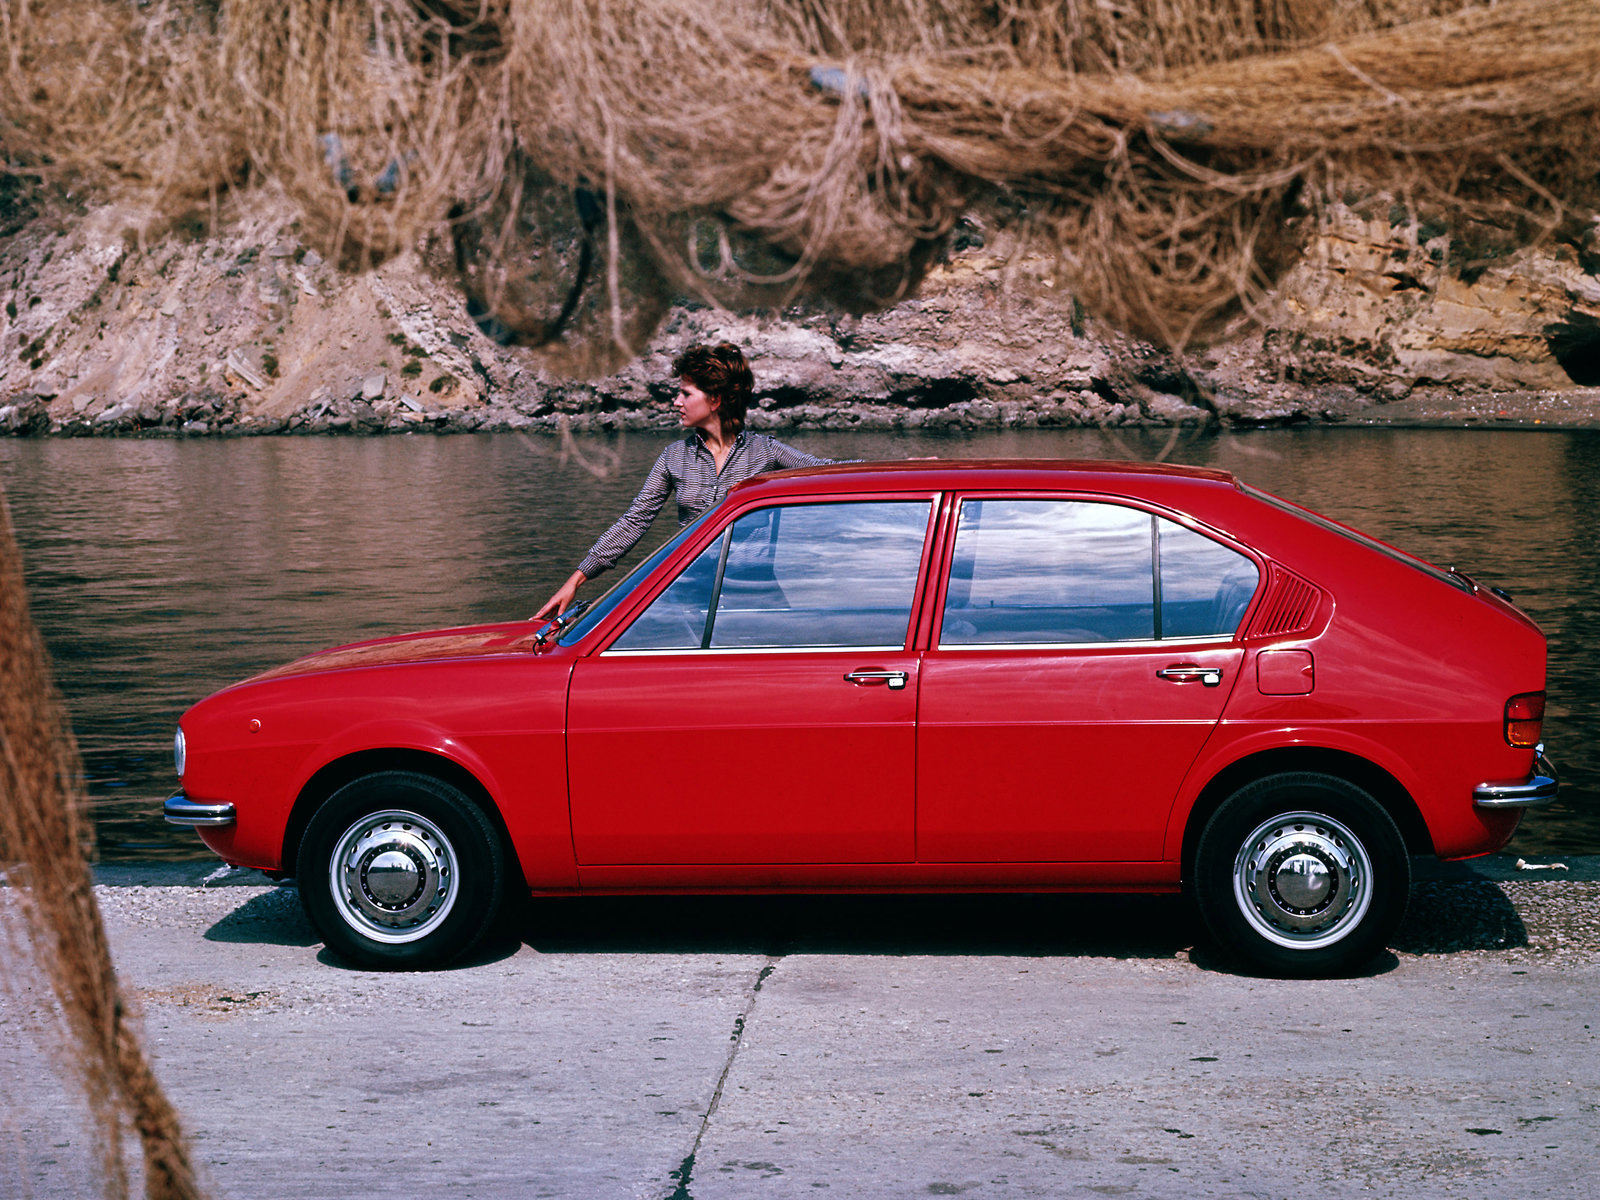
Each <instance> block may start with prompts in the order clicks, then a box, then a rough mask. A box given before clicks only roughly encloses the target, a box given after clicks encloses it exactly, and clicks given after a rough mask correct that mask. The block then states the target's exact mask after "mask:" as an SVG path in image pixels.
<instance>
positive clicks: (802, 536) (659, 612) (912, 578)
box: [611, 500, 932, 651]
mask: <svg viewBox="0 0 1600 1200" xmlns="http://www.w3.org/2000/svg"><path fill="white" fill-rule="evenodd" d="M931 511H932V508H931V505H930V504H929V503H928V502H927V501H926V500H916V501H898V500H897V501H871V502H866V501H862V502H854V501H852V502H846V503H836V504H795V505H786V506H779V507H774V508H764V509H759V510H757V511H755V512H752V513H746V514H745V515H744V516H742V517H740V518H739V520H737V521H736V522H734V523H733V525H732V526H730V527H729V528H728V529H727V530H726V531H724V533H723V535H722V536H721V537H720V538H718V539H717V540H716V541H715V542H713V543H712V544H711V545H710V546H707V547H706V548H705V550H703V551H701V553H700V554H699V555H698V556H697V557H696V558H695V560H694V561H693V562H692V563H690V564H689V566H688V567H687V568H685V569H684V571H683V573H682V574H680V575H679V576H678V578H677V579H675V580H674V581H673V582H672V583H671V584H670V585H669V586H668V588H667V590H666V591H664V592H662V593H661V595H659V596H658V597H656V599H655V601H654V602H653V603H652V604H651V605H650V607H649V608H647V609H646V610H645V611H644V612H643V613H641V614H640V615H639V617H638V619H637V620H635V621H634V622H633V624H632V625H630V626H629V627H628V629H627V630H626V632H624V633H623V635H622V636H621V637H619V638H618V639H617V640H616V641H615V642H613V643H612V646H611V649H612V650H636V651H637V650H655V651H662V650H701V649H706V650H769V649H770V650H785V649H834V648H850V649H863V648H876V649H889V648H895V649H898V648H900V647H902V646H904V644H905V640H906V634H907V630H908V627H909V625H910V620H911V606H912V601H913V600H914V598H915V596H916V586H917V574H918V572H919V570H920V569H921V565H922V551H923V543H924V542H925V540H926V538H927V532H928V520H929V516H930V514H931Z"/></svg>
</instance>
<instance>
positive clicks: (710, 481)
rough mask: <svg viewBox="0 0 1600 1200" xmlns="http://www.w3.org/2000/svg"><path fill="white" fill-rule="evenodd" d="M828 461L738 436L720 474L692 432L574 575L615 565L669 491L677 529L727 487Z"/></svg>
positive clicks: (669, 452) (772, 441) (660, 462)
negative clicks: (674, 496)
mask: <svg viewBox="0 0 1600 1200" xmlns="http://www.w3.org/2000/svg"><path fill="white" fill-rule="evenodd" d="M832 461H833V459H831V458H818V457H817V456H816V455H814V454H807V453H805V452H804V451H803V450H796V449H795V448H794V447H793V446H787V445H785V444H784V443H782V442H780V441H778V439H777V438H773V437H768V436H767V435H766V434H764V433H746V432H741V433H740V434H739V436H738V437H737V438H735V439H734V443H733V449H732V450H731V451H729V453H728V457H727V459H726V461H724V462H723V464H722V470H721V471H718V470H717V463H716V460H715V459H714V458H712V457H711V451H709V450H707V449H706V445H705V442H704V441H703V440H702V439H701V436H700V433H699V431H698V430H696V431H695V432H693V433H691V434H689V436H688V437H686V438H683V439H681V440H680V441H676V442H673V443H672V444H671V445H670V446H668V447H667V448H666V449H665V450H663V451H662V452H661V456H660V457H659V458H657V459H656V462H655V466H653V467H651V468H650V474H649V475H647V476H646V477H645V481H644V487H642V488H640V489H639V494H638V496H636V497H635V498H634V501H633V503H632V504H630V505H629V506H628V511H627V512H625V513H623V514H622V516H621V517H620V518H619V519H618V521H617V523H616V524H615V525H613V526H612V527H611V528H610V529H608V530H606V531H605V533H604V534H602V535H601V537H600V540H599V541H598V542H596V543H595V544H594V546H593V547H592V548H591V549H590V551H589V553H588V554H587V555H585V556H584V559H583V561H582V562H581V563H579V564H578V570H580V571H582V572H583V573H584V574H585V575H586V576H588V577H589V578H590V579H593V578H594V577H595V576H596V575H598V574H600V573H601V572H602V571H606V570H609V569H610V568H611V567H613V566H615V565H616V563H617V560H618V559H620V558H621V557H622V556H623V555H624V554H626V553H627V552H628V551H629V550H632V549H633V547H634V545H635V544H636V543H637V542H638V541H639V539H640V538H642V537H643V536H644V534H645V530H647V529H649V528H650V523H651V522H652V521H654V520H655V519H656V514H657V513H659V512H660V511H661V506H662V505H663V504H665V503H666V502H667V494H668V493H669V492H676V493H677V494H678V524H679V525H687V524H688V523H689V522H690V521H692V520H694V519H695V518H696V517H698V516H699V515H700V514H701V513H703V512H705V511H706V509H708V508H710V507H711V506H712V505H713V504H716V503H717V502H718V501H720V500H721V499H722V498H723V497H724V496H726V495H727V494H728V489H729V488H730V487H732V486H733V485H734V484H736V483H740V482H742V481H743V480H746V479H749V478H750V477H751V476H752V475H760V474H761V473H762V472H763V471H775V470H780V469H782V468H784V467H820V466H826V465H827V464H828V463H831V462H832Z"/></svg>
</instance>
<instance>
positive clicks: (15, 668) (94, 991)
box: [0, 492, 200, 1200]
mask: <svg viewBox="0 0 1600 1200" xmlns="http://www.w3.org/2000/svg"><path fill="white" fill-rule="evenodd" d="M80 775H81V772H80V770H79V766H78V752H77V746H76V744H75V743H74V741H73V738H72V733H71V730H70V728H69V726H68V724H67V720H66V714H65V712H64V711H63V709H62V705H61V700H60V697H59V696H58V695H57V694H56V692H55V689H54V687H53V686H52V685H51V683H50V674H49V666H48V659H47V658H46V656H45V651H44V647H43V645H42V644H41V643H40V641H39V637H38V634H37V632H36V631H35V630H34V627H33V623H32V621H31V620H30V619H29V616H28V604H27V597H26V593H25V592H24V590H23V578H22V567H21V562H20V559H19V555H18V553H17V543H16V539H15V538H14V537H13V536H12V532H11V522H10V516H9V514H8V512H7V509H6V504H5V496H4V493H3V492H0V871H3V872H4V874H5V877H6V883H7V885H8V886H7V887H6V888H5V891H4V894H3V895H0V904H3V906H4V907H3V913H0V915H3V917H4V920H3V921H0V945H3V946H4V949H5V969H4V972H3V973H0V986H7V985H13V984H16V983H18V982H20V981H22V980H24V979H27V978H29V977H30V973H31V974H32V975H33V976H36V977H40V978H44V979H47V980H48V981H49V984H50V987H51V991H52V993H53V995H54V997H55V1002H56V1006H57V1010H58V1012H59V1015H60V1017H61V1018H62V1021H63V1022H64V1025H65V1028H66V1030H67V1031H68V1032H69V1034H70V1039H71V1044H72V1051H71V1053H70V1054H69V1055H67V1056H65V1060H66V1062H67V1065H68V1066H69V1067H70V1069H72V1070H73V1071H75V1072H76V1073H77V1074H78V1075H79V1076H80V1078H81V1079H82V1082H83V1085H84V1088H85V1090H86V1093H87V1096H88V1099H89V1106H90V1110H91V1112H92V1115H93V1119H94V1124H95V1131H96V1135H97V1141H98V1148H99V1151H100V1162H99V1166H100V1168H101V1170H102V1172H103V1179H104V1182H105V1191H106V1194H107V1195H108V1196H111V1197H122V1196H126V1195H127V1194H128V1172H127V1168H126V1166H125V1164H124V1162H123V1159H122V1134H123V1131H124V1129H125V1128H126V1127H127V1126H128V1125H131V1126H132V1128H133V1129H134V1131H135V1132H136V1133H137V1134H138V1137H139V1140H140V1144H141V1146H142V1147H143V1151H144V1183H145V1195H146V1196H148V1197H151V1200H184V1198H186V1197H193V1196H198V1195H199V1194H200V1193H199V1190H198V1188H197V1187H196V1184H195V1180H194V1174H193V1171H192V1169H191V1167H190V1163H189V1159H188V1150H187V1147H186V1144H185V1142H184V1138H183V1134H182V1131H181V1129H180V1127H179V1123H178V1118H177V1114H176V1113H175V1112H174V1110H173V1108H172V1106H171V1104H169V1103H168V1101H167V1099H166V1096H165V1095H164V1094H163V1092H162V1090H161V1086H160V1084H159V1083H158V1082H157V1080H156V1078H155V1075H154V1073H153V1072H152V1070H151V1068H150V1063H149V1060H148V1059H147V1058H146V1057H145V1054H144V1051H143V1049H142V1048H141V1045H140V1042H139V1038H138V1035H137V1033H136V1032H135V1030H134V1028H133V1025H132V1021H131V1016H130V1014H129V1012H128V1010H127V1007H126V1005H125V1003H124V1000H123V995H122V991H121V988H120V986H119V985H118V982H117V977H116V973H115V972H114V971H113V969H112V965H111V953H110V949H109V947H108V946H107V944H106V936H105V930H104V927H103V926H102V924H101V921H100V913H99V908H98V906H97V905H96V903H95V898H94V890H93V887H92V886H91V880H90V875H89V866H88V861H87V858H86V856H85V837H84V833H85V830H84V823H83V819H82V816H81V812H82V806H83V792H82V785H81V782H80Z"/></svg>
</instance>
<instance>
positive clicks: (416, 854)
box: [296, 771, 505, 969]
mask: <svg viewBox="0 0 1600 1200" xmlns="http://www.w3.org/2000/svg"><path fill="white" fill-rule="evenodd" d="M296 866H297V870H298V874H299V881H300V900H301V903H302V904H303V905H304V906H305V910H306V915H307V916H309V917H310V918H311V923H312V924H313V925H315V926H316V928H317V932H319V933H320V934H322V937H323V940H324V941H325V942H326V943H327V945H328V948H329V949H330V950H334V951H337V952H338V953H340V954H342V955H344V956H346V957H347V958H351V959H354V960H355V961H356V962H359V963H361V964H363V965H365V966H370V967H386V968H400V969H407V968H409V969H417V968H423V967H437V966H442V965H444V964H445V963H447V962H449V961H450V960H452V959H454V958H459V957H460V956H461V955H463V954H465V953H466V952H467V951H469V950H470V949H472V947H473V946H475V945H476V944H477V943H478V942H479V940H480V939H481V938H482V937H483V936H484V934H486V933H487V932H488V931H489V929H490V928H491V926H492V925H493V923H494V919H495V914H496V912H497V911H498V910H499V908H500V904H501V900H502V897H503V895H504V892H505V850H504V848H503V846H502V844H501V840H500V835H499V832H498V831H497V830H496V829H495V827H494V825H493V824H492V823H491V822H490V820H489V818H488V817H487V816H486V815H485V814H484V812H483V810H482V809H481V808H479V807H478V806H477V805H476V804H474V803H473V802H472V801H471V800H470V799H468V798H467V796H466V795H465V794H464V793H462V792H461V791H460V790H459V789H458V788H455V787H452V786H451V785H450V784H448V783H445V782H444V781H443V780H440V779H435V778H434V777H433V776H431V775H422V774H417V773H415V772H411V771H378V772H375V773H373V774H371V775H363V776H362V777H361V778H359V779H356V780H353V781H352V782H350V783H347V784H345V786H344V787H342V788H340V789H339V790H338V791H337V792H335V793H334V794H333V795H332V796H330V797H328V799H327V800H326V801H324V802H323V805H322V807H321V808H319V809H317V811H316V813H315V814H313V816H312V818H311V822H310V824H309V825H307V826H306V832H305V837H304V838H303V839H301V842H300V855H299V859H298V862H297V864H296Z"/></svg>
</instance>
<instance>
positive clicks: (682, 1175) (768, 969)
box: [666, 954, 783, 1200]
mask: <svg viewBox="0 0 1600 1200" xmlns="http://www.w3.org/2000/svg"><path fill="white" fill-rule="evenodd" d="M782 959H783V955H782V954H768V955H767V961H766V963H765V964H764V965H763V966H762V968H761V970H760V972H759V973H758V974H757V975H756V982H755V985H754V986H753V987H751V989H750V995H749V996H748V997H747V998H746V1000H745V1005H744V1011H743V1012H741V1013H740V1014H739V1015H738V1016H737V1017H735V1018H734V1019H733V1034H732V1036H731V1037H730V1038H729V1039H728V1040H729V1041H730V1042H732V1045H730V1046H729V1047H728V1057H727V1059H726V1060H725V1061H724V1062H723V1064H722V1073H721V1074H720V1075H718V1076H717V1086H716V1087H715V1088H713V1089H712V1092H711V1103H710V1104H708V1105H706V1115H705V1116H703V1117H701V1118H700V1128H699V1129H697V1130H695V1135H694V1145H692V1146H690V1147H689V1153H688V1154H687V1155H685V1156H684V1159H683V1161H682V1162H681V1163H679V1164H678V1166H677V1169H676V1170H673V1171H670V1172H668V1175H667V1177H668V1178H669V1179H672V1180H675V1181H676V1183H677V1186H676V1187H674V1188H673V1189H672V1191H670V1192H669V1193H667V1197H666V1200H694V1194H693V1193H692V1192H690V1191H689V1184H690V1181H691V1180H692V1179H693V1177H694V1159H695V1155H697V1154H699V1153H700V1142H701V1140H702V1139H704V1137H705V1136H706V1130H707V1129H709V1128H710V1127H711V1118H712V1117H714V1116H716V1113H717V1106H718V1105H719V1104H721V1103H722V1089H723V1088H724V1087H726V1086H727V1083H728V1073H729V1072H731V1071H732V1070H733V1060H734V1059H735V1058H736V1057H737V1056H738V1054H739V1047H740V1046H741V1045H742V1044H743V1042H744V1031H745V1028H746V1026H747V1024H748V1022H749V1020H750V1014H751V1013H752V1012H754V1011H755V1007H756V997H757V996H759V995H760V994H761V985H762V984H764V983H766V981H767V977H768V976H769V975H771V974H772V972H773V971H775V970H777V967H778V963H779V962H781V961H782Z"/></svg>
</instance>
